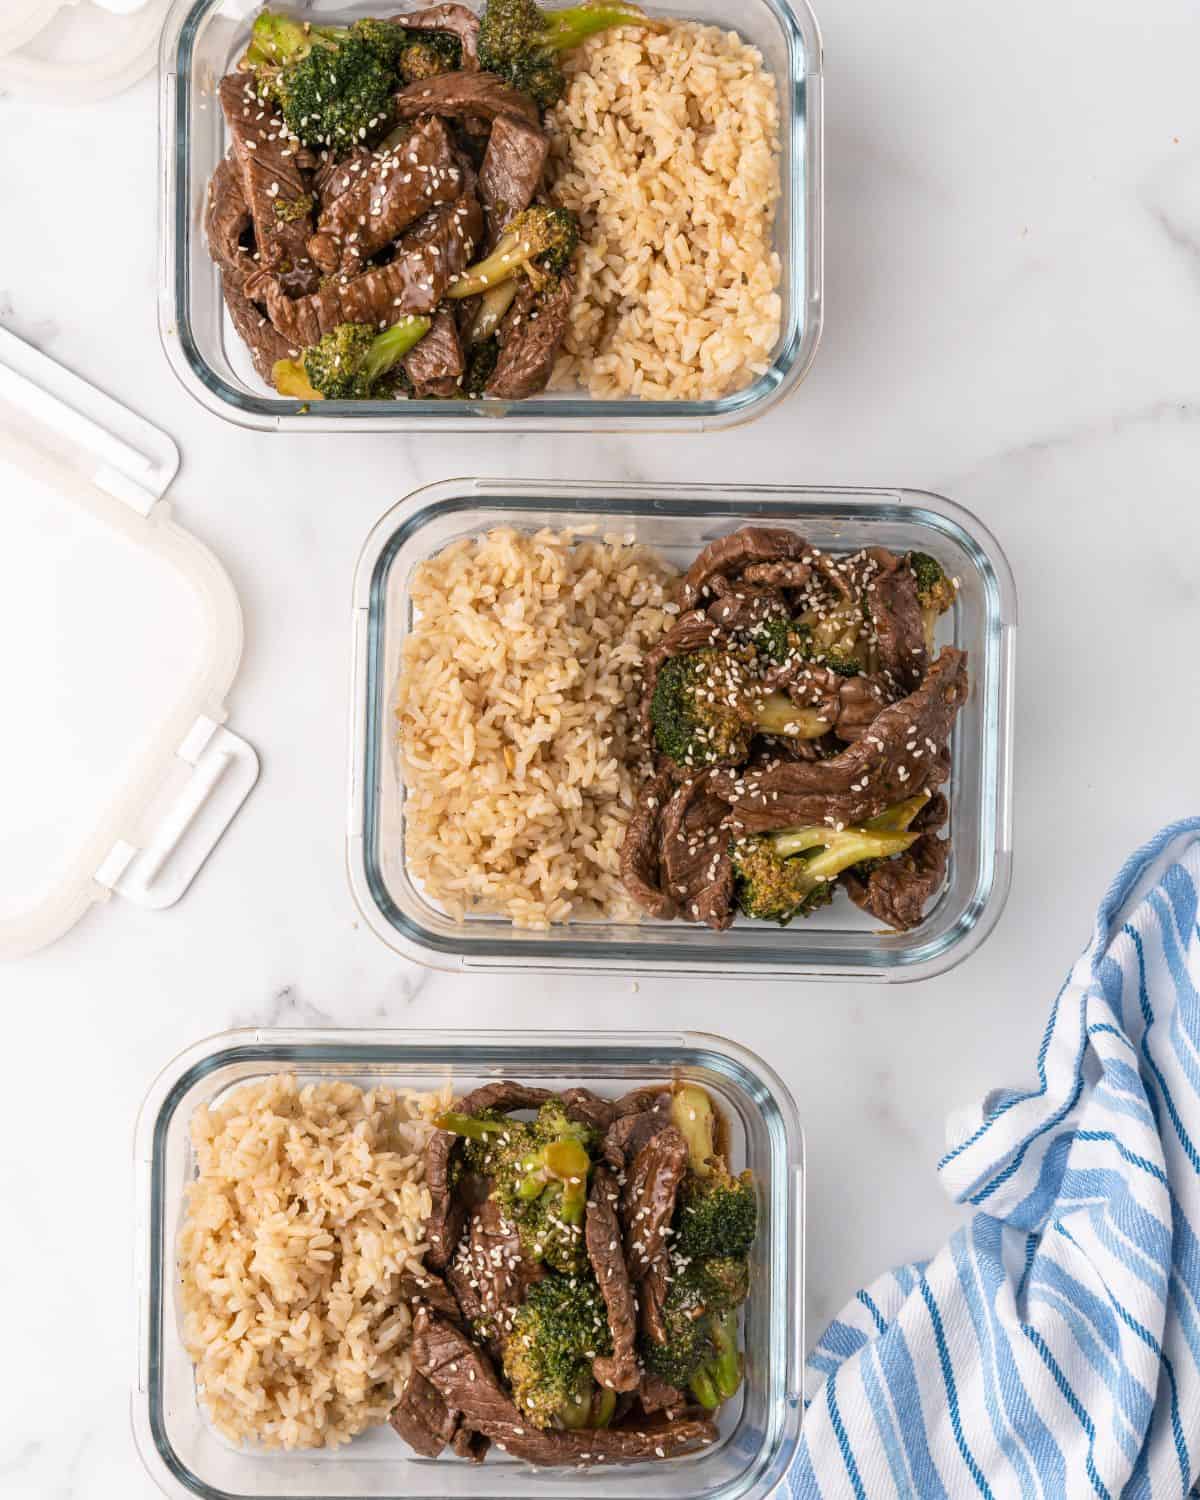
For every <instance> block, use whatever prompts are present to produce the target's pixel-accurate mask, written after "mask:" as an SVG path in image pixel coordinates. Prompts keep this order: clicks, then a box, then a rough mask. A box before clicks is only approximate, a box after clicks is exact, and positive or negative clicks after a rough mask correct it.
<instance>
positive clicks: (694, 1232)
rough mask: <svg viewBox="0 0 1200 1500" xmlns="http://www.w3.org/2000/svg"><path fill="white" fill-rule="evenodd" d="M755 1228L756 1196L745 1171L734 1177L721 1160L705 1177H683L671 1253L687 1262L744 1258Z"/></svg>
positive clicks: (756, 1216) (751, 1178)
mask: <svg viewBox="0 0 1200 1500" xmlns="http://www.w3.org/2000/svg"><path fill="white" fill-rule="evenodd" d="M757 1229H758V1198H757V1195H756V1194H755V1191H754V1179H753V1177H752V1176H751V1175H750V1173H749V1172H743V1173H742V1174H741V1175H740V1176H739V1177H734V1176H732V1175H731V1173H730V1172H729V1169H728V1167H726V1166H725V1164H724V1163H723V1162H717V1163H715V1164H714V1167H713V1170H712V1171H710V1173H709V1175H708V1176H707V1177H694V1176H692V1175H691V1174H690V1173H689V1175H688V1176H687V1177H686V1178H685V1179H684V1181H683V1184H682V1186H681V1187H680V1192H679V1211H678V1213H677V1215H676V1219H675V1236H674V1239H673V1240H672V1242H671V1245H672V1250H673V1252H674V1254H676V1255H679V1256H681V1257H683V1258H684V1259H686V1260H688V1261H700V1260H708V1259H711V1258H712V1257H714V1256H715V1257H719V1258H721V1259H725V1258H729V1257H731V1258H733V1259H745V1257H746V1256H747V1255H749V1253H750V1247H751V1245H753V1243H754V1236H755V1233H756V1231H757Z"/></svg>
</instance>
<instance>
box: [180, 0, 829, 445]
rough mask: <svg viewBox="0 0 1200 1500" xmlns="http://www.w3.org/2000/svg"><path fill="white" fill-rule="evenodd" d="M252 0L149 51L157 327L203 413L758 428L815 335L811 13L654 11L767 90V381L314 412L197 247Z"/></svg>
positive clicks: (751, 3) (708, 1) (262, 423)
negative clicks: (262, 358)
mask: <svg viewBox="0 0 1200 1500" xmlns="http://www.w3.org/2000/svg"><path fill="white" fill-rule="evenodd" d="M257 8H258V7H257V5H256V4H254V3H253V0H175V3H174V4H173V5H172V7H171V10H170V12H169V14H168V16H167V20H166V23H165V25H164V28H163V35H162V48H161V53H160V111H159V138H160V154H161V174H160V175H161V194H162V197H161V202H160V205H159V224H160V235H159V241H160V254H161V265H160V275H159V329H160V332H161V335H162V341H163V347H164V349H165V350H166V354H167V358H168V360H169V361H170V364H171V367H172V368H173V369H174V371H175V373H176V374H177V375H178V376H179V379H180V380H181V381H182V382H183V384H184V385H185V386H186V387H187V389H188V390H189V391H190V392H191V393H192V395H193V396H195V397H196V399H197V400H198V401H200V402H201V404H202V405H204V406H206V407H207V408H208V409H209V410H210V411H213V412H216V413H217V414H218V415H219V416H222V417H225V418H226V419H228V420H229V421H232V422H237V423H238V424H240V425H241V426H244V427H254V428H259V429H261V430H263V431H285V432H319V431H326V432H329V431H334V432H336V431H345V430H349V431H358V432H364V431H365V432H371V431H381V432H391V431H398V432H403V431H415V430H421V429H435V428H436V429H444V430H447V431H454V430H461V431H468V432H469V431H481V430H487V431H490V430H491V428H490V427H481V426H480V424H481V422H483V423H485V424H486V423H491V422H502V423H503V424H504V426H505V427H506V428H511V429H514V430H523V431H553V430H556V429H559V428H563V429H582V430H584V431H595V432H601V431H605V432H612V431H622V430H623V431H630V432H638V431H649V432H654V431H663V430H670V431H686V430H691V431H695V430H697V429H708V428H719V427H728V426H732V425H734V424H735V423H739V422H744V421H747V420H748V419H749V418H751V417H754V416H758V415H759V414H760V413H761V412H763V411H765V410H766V409H767V408H768V407H769V406H772V405H773V404H774V403H775V402H776V401H778V400H780V399H781V398H782V397H783V396H784V395H786V394H787V392H788V391H789V390H791V388H792V387H793V386H794V385H795V384H796V383H797V382H798V381H799V380H800V379H801V378H802V377H803V376H804V374H805V373H806V372H807V370H808V368H809V366H810V365H811V363H812V360H813V357H814V355H815V354H816V349H817V343H818V340H819V339H820V334H821V281H822V222H821V208H822V182H821V173H822V145H821V114H822V110H821V84H822V78H821V40H820V34H819V32H818V29H817V23H816V20H815V18H814V16H813V14H812V11H811V10H810V9H809V6H808V3H807V0H744V3H743V4H741V5H740V6H739V7H738V10H737V14H736V16H734V17H732V18H731V16H730V12H729V10H728V9H727V8H726V7H723V6H721V5H720V4H719V3H718V0H665V3H663V4H657V3H654V4H652V5H651V9H652V10H654V11H655V12H656V13H657V14H663V15H670V16H678V17H681V18H687V19H694V20H698V21H705V22H710V23H714V24H716V25H719V26H722V27H728V26H729V25H730V24H731V20H732V21H733V22H735V23H736V26H737V29H738V31H739V32H740V33H741V34H742V36H744V37H745V38H746V39H747V40H748V41H750V42H752V43H753V44H754V45H755V46H756V47H757V48H758V49H759V50H760V51H761V53H762V55H763V61H764V64H765V66H766V67H767V69H768V70H769V71H770V72H771V73H772V74H773V75H774V77H775V78H776V79H777V80H778V100H779V111H780V141H781V154H780V184H781V188H782V196H781V198H780V201H779V207H778V211H777V214H776V226H775V246H776V249H777V250H778V252H779V258H780V261H781V263H782V267H783V274H782V280H781V284H780V295H781V297H782V300H783V317H782V323H781V327H780V335H779V339H778V341H777V344H776V347H775V348H774V350H772V352H771V356H770V363H769V365H768V368H767V369H766V370H765V371H764V372H763V374H761V375H759V376H756V377H754V378H753V379H752V381H751V383H750V384H748V385H746V386H745V387H743V388H742V389H741V390H738V391H734V392H732V393H731V394H729V395H727V396H723V397H722V398H721V399H720V400H717V401H678V402H676V401H634V400H621V401H607V400H604V401H602V400H597V399H594V398H592V397H590V396H588V395H587V394H586V393H582V392H581V393H579V394H578V395H575V394H571V393H558V394H554V395H545V396H539V397H535V398H533V399H531V400H528V401H518V402H513V403H504V402H499V401H325V402H320V403H316V404H315V405H314V407H313V408H312V409H311V410H310V411H309V412H308V413H307V414H305V413H303V412H302V411H301V407H302V405H303V403H301V402H298V401H293V400H286V399H284V398H283V397H280V396H276V395H274V394H268V393H266V391H265V390H264V388H263V386H262V384H261V382H260V381H259V380H258V379H257V377H256V376H255V374H254V372H253V368H252V366H251V365H250V362H249V358H248V356H247V355H246V352H245V350H244V349H243V348H242V346H241V343H240V341H239V340H238V338H237V336H236V334H235V333H234V332H233V330H232V327H231V326H230V324H229V321H228V318H227V317H226V314H225V310H224V305H223V303H222V299H221V286H220V276H219V273H218V271H217V269H216V267H215V266H214V264H213V263H212V261H211V259H210V258H209V255H208V250H207V248H206V246H205V242H204V230H203V217H204V203H205V193H206V190H207V185H208V180H209V178H210V177H211V176H212V173H213V171H214V169H215V168H216V166H217V163H218V162H219V161H220V160H221V157H222V155H223V154H224V152H225V146H226V137H225V126H224V121H223V119H222V116H221V109H220V106H219V104H218V103H217V99H216V93H215V91H216V87H217V84H218V83H219V82H220V80H221V78H222V77H223V75H224V74H225V73H227V72H228V71H229V69H230V68H231V67H232V66H233V64H234V62H235V61H236V59H237V57H238V56H239V55H240V53H241V52H242V51H243V50H244V48H245V44H246V38H247V36H248V34H249V29H250V22H251V19H252V17H253V15H254V13H255V11H256V10H257ZM288 8H289V9H291V10H293V11H296V12H298V13H301V14H304V15H308V16H311V17H312V18H313V19H314V20H320V21H329V20H336V21H337V22H338V23H339V24H345V23H346V22H347V21H348V20H350V19H352V18H353V17H354V16H356V15H368V14H387V13H388V12H389V11H396V10H403V9H414V8H416V0H375V3H373V4H372V3H370V0H367V3H362V0H355V3H353V4H350V5H344V4H338V3H337V0H297V3H292V4H290V5H289V6H288Z"/></svg>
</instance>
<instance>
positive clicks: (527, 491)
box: [348, 479, 1017, 979]
mask: <svg viewBox="0 0 1200 1500" xmlns="http://www.w3.org/2000/svg"><path fill="white" fill-rule="evenodd" d="M756 520H757V521H766V522H767V524H770V525H784V526H794V527H795V528H796V530H797V531H799V532H801V533H802V534H803V535H804V536H806V537H807V538H808V539H809V541H811V542H812V543H814V544H815V545H816V546H818V547H822V548H824V549H826V550H829V551H847V552H848V551H854V550H856V549H857V548H859V547H864V546H870V545H872V544H878V545H881V546H885V547H891V548H893V549H895V550H896V551H907V550H910V549H914V550H917V551H922V552H928V553H930V554H932V555H933V556H934V557H936V558H937V559H938V560H939V561H940V562H941V563H942V565H943V567H944V568H945V569H946V572H947V573H948V574H949V575H950V576H952V577H955V578H957V579H958V581H959V589H958V596H957V600H956V603H955V605H954V607H953V609H952V610H951V611H949V612H948V613H947V614H946V615H944V616H943V617H942V620H941V622H940V632H939V642H942V641H944V642H949V643H953V644H954V645H956V646H959V647H962V648H964V649H965V650H966V651H967V652H968V653H969V662H968V667H969V671H970V675H971V689H970V695H969V697H968V700H967V702H966V704H965V705H964V707H963V708H962V710H961V712H960V714H959V717H958V722H957V725H956V728H955V731H954V738H953V744H952V751H953V768H952V771H951V777H950V782H949V784H948V786H946V787H945V788H943V790H944V791H945V792H946V793H947V795H948V797H949V799H950V834H951V837H952V840H953V853H952V855H951V860H950V870H949V877H948V880H947V884H946V886H945V888H944V890H943V891H942V894H941V895H940V897H938V898H937V900H936V901H935V903H934V905H933V906H932V908H931V909H930V910H929V912H928V914H927V916H926V918H925V921H924V922H923V923H922V924H921V926H920V927H918V928H916V929H915V930H914V931H912V932H907V933H901V932H890V931H880V930H879V929H878V927H877V925H875V922H874V919H873V918H870V917H868V916H867V915H865V914H864V913H862V912H860V911H858V910H857V908H855V907H854V906H853V905H852V904H851V903H850V902H849V901H837V902H835V903H834V904H833V905H832V906H830V907H828V908H825V909H823V910H821V911H819V912H817V913H816V914H815V915H813V916H811V917H809V918H807V919H806V920H804V921H802V922H795V923H793V924H792V925H791V926H790V927H784V928H781V927H777V926H774V925H773V924H770V923H766V922H746V921H739V922H738V923H736V924H735V925H734V926H733V927H732V928H730V929H729V930H728V931H727V932H713V931H710V930H709V929H708V928H706V927H701V926H694V925H691V924H688V923H684V922H659V921H651V920H649V919H647V920H645V921H643V922H639V923H633V922H615V921H612V922H606V921H584V922H578V923H571V924H570V925H567V926H561V927H554V928H551V929H549V930H548V931H545V932H533V931H527V930H523V929H519V928H514V927H513V926H512V925H511V924H510V923H509V922H508V921H507V920H505V919H502V918H499V917H494V916H471V917H468V918H467V920H466V921H465V922H463V923H457V922H455V921H454V920H453V919H451V918H450V917H448V916H446V915H445V913H443V912H442V911H440V910H439V909H438V908H437V907H436V906H434V905H433V904H432V903H431V902H430V901H429V900H428V899H427V898H426V897H425V896H424V894H423V893H422V891H421V890H420V888H419V887H418V885H417V884H416V883H415V882H414V881H413V880H412V879H411V878H410V877H409V874H408V870H407V868H406V863H405V855H404V838H405V820H404V787H403V780H402V777H401V773H400V768H399V764H398V758H397V754H396V745H395V743H394V735H393V732H392V728H391V726H392V724H393V716H392V713H391V704H392V698H393V692H394V686H395V682H396V678H397V674H398V671H399V663H400V659H401V649H402V645H403V641H404V638H405V636H406V634H407V633H408V631H409V630H411V628H412V605H411V600H410V597H409V588H410V581H411V578H412V575H413V571H414V569H415V568H416V567H417V566H418V565H419V564H420V563H421V562H422V561H423V560H424V559H425V558H428V557H431V556H432V555H434V554H435V553H437V552H439V551H441V549H442V548H444V547H446V546H447V545H448V544H449V543H451V542H453V541H455V540H457V539H458V538H460V537H465V536H474V535H478V534H480V533H482V532H485V531H487V530H489V529H491V528H492V527H495V526H506V525H507V526H517V527H523V528H526V529H528V530H531V531H533V530H537V529H538V528H539V527H542V526H550V527H554V528H562V527H567V526H581V525H594V526H595V527H596V528H597V529H598V530H599V531H600V532H601V533H607V532H616V533H619V534H621V535H624V536H626V537H630V538H634V539H636V540H637V541H639V542H642V543H645V544H647V545H649V546H651V547H654V548H656V549H657V550H658V551H659V552H660V553H662V554H663V555H664V556H665V557H667V558H668V559H670V560H671V561H672V562H674V563H675V564H676V565H678V566H679V567H680V568H686V567H687V565H688V564H689V563H690V562H691V560H692V559H693V558H694V557H695V555H696V554H697V552H699V551H700V549H701V547H703V546H704V545H705V543H706V542H708V541H711V540H712V539H713V538H714V537H719V536H723V535H725V534H726V533H728V532H730V531H735V530H737V529H738V528H739V527H740V526H744V525H747V524H748V523H751V522H753V521H756ZM1016 619H1017V605H1016V591H1015V589H1014V586H1013V581H1012V576H1011V574H1010V572H1009V569H1008V564H1007V562H1006V560H1005V557H1004V554H1003V552H1002V551H1001V549H1000V547H999V544H998V543H997V542H996V540H995V538H994V537H992V536H991V535H990V534H989V533H988V532H987V531H986V530H985V529H984V527H983V526H982V524H981V523H980V522H979V521H978V520H976V518H975V517H974V516H972V515H970V513H969V512H967V511H965V510H963V509H962V508H961V507H959V506H957V505H954V504H953V503H952V502H950V501H948V500H943V499H941V498H940V497H938V496H935V495H929V494H925V493H923V492H920V491H915V490H863V489H837V490H822V489H809V488H804V487H802V486H739V485H724V486H722V485H688V486H684V485H676V484H615V485H604V484H584V483H574V482H571V483H566V482H561V483H557V482H536V483H526V482H523V481H520V480H510V479H497V480H486V479H464V480H452V481H448V482H446V483H443V484H438V485H432V486H429V487H428V488H425V489H422V490H419V491H417V493H416V494H414V495H412V496H410V497H409V498H408V499H407V500H403V501H401V502H400V503H399V504H398V505H396V506H394V507H393V508H392V509H391V510H389V511H388V512H387V514H386V515H385V516H384V517H383V518H382V520H381V521H380V522H379V523H378V525H377V526H376V527H375V529H374V530H373V531H372V533H371V535H370V537H369V538H368V539H367V543H366V545H365V547H364V549H363V552H362V555H361V557H360V559H359V565H358V571H357V576H356V580H355V587H354V668H353V686H352V693H353V698H352V703H353V711H354V724H353V742H352V750H351V757H352V758H351V766H350V809H349V827H348V863H349V872H350V882H351V886H352V888H353V890H354V895H355V899H356V900H357V902H358V905H359V908H360V910H361V911H362V913H363V916H364V917H365V919H366V921H367V922H368V924H369V925H370V926H371V927H372V928H373V929H374V931H375V932H376V933H378V935H379V936H380V937H381V938H383V940H384V941H385V942H386V943H388V944H389V945H390V946H391V947H393V948H394V949H395V950H396V951H397V952H399V953H403V954H404V955H406V956H407V957H409V958H413V959H416V960H417V961H418V962H421V963H425V964H429V965H432V966H433V967H436V968H445V969H459V968H466V969H485V970H486V969H502V968H517V969H550V970H554V969H574V970H582V971H584V972H592V973H606V972H607V973H613V972H615V973H628V974H642V973H647V972H651V971H654V970H665V971H668V972H671V973H681V972H691V973H721V974H738V975H741V976H744V977H748V978H755V977H757V978H765V979H769V978H780V977H784V976H789V977H793V978H821V977H828V976H831V975H834V976H842V977H847V976H857V977H864V978H866V977H870V978H876V979H917V978H924V977H927V976H928V975H930V974H936V973H940V972H941V971H942V970H944V969H947V968H949V967H950V966H951V965H952V964H955V963H957V962H959V961H960V960H961V959H963V958H965V957H966V955H967V954H968V953H970V952H972V951H973V950H974V949H975V948H976V947H978V945H979V944H980V943H981V942H982V941H983V939H984V938H985V937H986V936H987V934H988V933H989V932H990V931H991V929H992V927H993V926H994V925H995V923H996V920H997V918H998V917H999V915H1000V912H1001V910H1002V908H1003V905H1004V902H1005V899H1006V897H1007V894H1008V884H1009V873H1010V865H1011V834H1010V826H1009V823H1010V819H1009V792H1010V775H1011V760H1010V743H1009V741H1010V735H1011V727H1012V722H1011V704H1012V668H1013V644H1014V632H1015V629H1016Z"/></svg>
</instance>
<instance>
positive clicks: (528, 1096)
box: [454, 1078, 554, 1115]
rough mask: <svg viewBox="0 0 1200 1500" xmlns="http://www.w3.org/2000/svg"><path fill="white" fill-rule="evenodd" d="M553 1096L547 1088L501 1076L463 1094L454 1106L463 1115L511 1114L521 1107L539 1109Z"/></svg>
mask: <svg viewBox="0 0 1200 1500" xmlns="http://www.w3.org/2000/svg"><path fill="white" fill-rule="evenodd" d="M553 1098H554V1095H553V1094H552V1093H551V1092H550V1090H549V1089H539V1088H532V1087H530V1085H528V1084H525V1083H517V1081H516V1080H515V1079H512V1078H501V1079H499V1080H497V1082H495V1083H484V1084H481V1085H480V1087H479V1088H477V1089H472V1091H471V1092H470V1093H469V1094H464V1095H463V1097H462V1098H461V1099H460V1100H459V1101H458V1103H457V1104H456V1105H455V1106H454V1108H455V1110H456V1112H457V1113H459V1114H463V1115H482V1114H501V1115H511V1114H515V1113H516V1112H517V1111H518V1110H522V1109H541V1107H542V1105H543V1104H545V1102H546V1100H547V1099H553Z"/></svg>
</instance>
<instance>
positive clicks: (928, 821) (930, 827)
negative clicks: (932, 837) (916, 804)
mask: <svg viewBox="0 0 1200 1500" xmlns="http://www.w3.org/2000/svg"><path fill="white" fill-rule="evenodd" d="M949 817H950V804H949V802H947V801H946V799H945V797H944V796H943V795H942V793H941V792H936V793H935V794H934V795H933V796H932V797H930V799H929V801H928V802H927V803H926V804H925V806H924V807H923V808H922V809H921V811H920V812H919V813H918V814H917V815H916V817H915V818H914V819H913V820H912V822H911V823H910V824H909V825H908V826H909V827H910V828H915V829H917V830H919V831H920V832H921V833H935V832H936V831H937V830H938V829H939V828H943V827H945V824H946V821H947V819H948V818H949Z"/></svg>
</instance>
